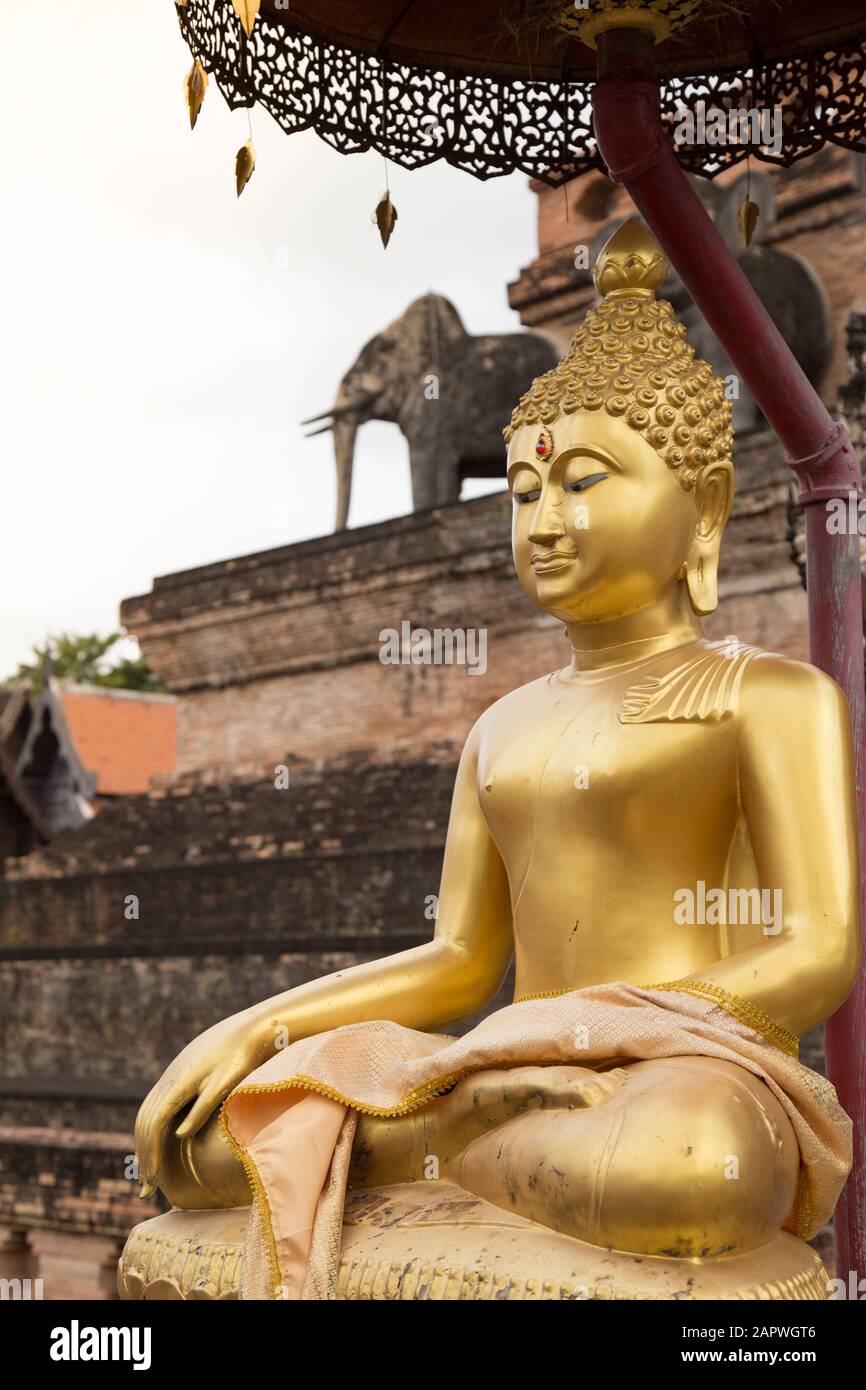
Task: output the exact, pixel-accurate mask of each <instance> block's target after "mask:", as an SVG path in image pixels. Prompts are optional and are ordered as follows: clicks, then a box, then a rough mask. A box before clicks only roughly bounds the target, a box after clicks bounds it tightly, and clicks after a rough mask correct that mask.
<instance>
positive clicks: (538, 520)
mask: <svg viewBox="0 0 866 1390" xmlns="http://www.w3.org/2000/svg"><path fill="white" fill-rule="evenodd" d="M564 535H565V526H564V524H563V520H562V517H561V516H560V514H559V512H558V510H557V508H556V506H555V505H554V501H553V498H552V497H551V495H550V494H549V493H544V492H542V494H541V496H540V497H539V499H538V502H537V503H536V505H535V510H534V512H533V514H532V520H531V522H530V526H529V540H530V543H531V544H532V545H550V544H552V542H554V541H557V540H559V539H560V538H561V537H562V536H564Z"/></svg>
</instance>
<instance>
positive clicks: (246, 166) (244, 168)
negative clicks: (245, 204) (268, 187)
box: [235, 140, 256, 197]
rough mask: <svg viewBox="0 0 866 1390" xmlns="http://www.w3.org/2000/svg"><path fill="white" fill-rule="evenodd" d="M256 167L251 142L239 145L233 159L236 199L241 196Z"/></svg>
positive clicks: (254, 153)
mask: <svg viewBox="0 0 866 1390" xmlns="http://www.w3.org/2000/svg"><path fill="white" fill-rule="evenodd" d="M255 167H256V152H255V150H254V149H253V142H252V140H248V141H247V143H246V144H245V145H241V147H240V149H239V150H238V152H237V157H236V159H235V183H236V185H237V190H238V197H240V196H241V194H242V193H243V191H244V189H245V188H246V186H247V184H248V183H249V181H250V179H251V178H252V176H253V170H254V169H255Z"/></svg>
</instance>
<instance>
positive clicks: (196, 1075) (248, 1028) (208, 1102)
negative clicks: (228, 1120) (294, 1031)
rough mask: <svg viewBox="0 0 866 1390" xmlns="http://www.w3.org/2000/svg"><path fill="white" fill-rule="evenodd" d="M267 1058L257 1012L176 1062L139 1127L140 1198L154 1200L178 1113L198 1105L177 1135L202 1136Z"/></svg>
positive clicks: (227, 1023)
mask: <svg viewBox="0 0 866 1390" xmlns="http://www.w3.org/2000/svg"><path fill="white" fill-rule="evenodd" d="M264 1055H265V1048H264V1047H263V1043H262V1035H261V1028H260V1027H259V1026H258V1024H257V1020H256V1019H255V1016H254V1015H253V1014H252V1013H251V1011H245V1012H243V1013H240V1014H234V1015H232V1017H231V1018H225V1019H223V1020H222V1022H221V1023H215V1024H214V1026H213V1027H212V1028H208V1029H207V1030H206V1031H205V1032H204V1033H200V1034H199V1036H198V1037H197V1038H194V1039H193V1041H192V1042H191V1043H189V1044H188V1045H187V1046H186V1047H185V1048H184V1049H183V1052H181V1053H179V1054H178V1056H177V1057H175V1059H174V1061H173V1062H172V1063H171V1065H170V1066H168V1067H167V1068H166V1070H165V1071H164V1072H163V1074H162V1076H161V1077H160V1079H159V1081H157V1083H156V1085H155V1086H154V1087H153V1089H152V1090H151V1091H150V1092H149V1094H148V1095H147V1096H146V1097H145V1100H144V1101H143V1103H142V1106H141V1109H140V1110H139V1112H138V1117H137V1119H136V1121H135V1152H136V1155H137V1157H138V1172H139V1177H140V1179H141V1192H140V1196H142V1197H147V1196H150V1194H151V1193H152V1192H153V1191H154V1190H155V1188H156V1185H157V1180H158V1178H159V1168H160V1158H161V1155H162V1152H163V1145H164V1143H165V1142H166V1139H167V1137H168V1130H169V1126H170V1124H171V1123H172V1121H173V1120H174V1118H175V1116H176V1115H177V1114H178V1112H179V1111H181V1110H183V1109H184V1107H185V1106H188V1105H189V1104H190V1102H192V1108H191V1109H190V1111H189V1113H188V1114H187V1115H185V1116H184V1119H183V1122H182V1123H181V1124H179V1125H178V1126H177V1129H176V1130H175V1134H176V1135H177V1137H178V1138H179V1139H183V1138H187V1137H191V1136H192V1135H193V1134H196V1133H197V1132H198V1131H199V1130H200V1129H201V1127H202V1125H204V1124H205V1122H206V1121H207V1120H208V1119H209V1117H210V1116H211V1115H212V1114H213V1112H214V1110H215V1109H216V1108H217V1106H218V1105H219V1104H220V1103H221V1102H222V1101H223V1100H225V1098H226V1096H227V1095H228V1094H229V1092H230V1091H232V1090H234V1088H235V1086H237V1085H238V1084H239V1083H240V1082H241V1081H243V1079H244V1077H245V1076H248V1075H249V1073H250V1072H251V1071H254V1070H255V1068H256V1067H257V1066H259V1065H260V1064H261V1062H262V1061H263V1060H264Z"/></svg>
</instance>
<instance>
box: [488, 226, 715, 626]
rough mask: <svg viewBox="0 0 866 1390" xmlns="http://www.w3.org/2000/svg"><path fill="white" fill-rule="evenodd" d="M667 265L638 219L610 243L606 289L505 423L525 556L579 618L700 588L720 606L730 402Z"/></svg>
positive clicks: (532, 581)
mask: <svg viewBox="0 0 866 1390" xmlns="http://www.w3.org/2000/svg"><path fill="white" fill-rule="evenodd" d="M666 269H667V267H666V264H665V261H664V258H663V256H662V254H661V252H660V250H659V247H658V245H657V243H656V242H655V241H654V240H653V238H652V237H651V236H650V234H649V233H648V232H647V231H646V229H645V228H644V227H643V226H642V225H641V224H640V223H639V222H637V221H636V220H632V221H630V222H627V223H626V224H625V225H624V226H623V227H621V228H620V229H619V231H618V232H616V233H615V234H614V236H612V237H611V239H610V240H609V241H608V242H607V244H606V246H605V247H604V249H603V250H602V252H601V254H600V256H599V258H598V263H597V265H596V268H595V271H594V272H593V278H594V280H595V285H596V288H597V290H598V291H599V293H600V294H601V296H602V299H601V303H600V304H598V305H597V306H596V307H595V308H593V309H590V311H589V313H588V314H587V316H586V320H585V323H584V325H583V327H582V328H580V329H579V330H578V332H577V333H576V334H575V336H574V340H573V342H572V345H571V348H570V349H569V351H568V353H567V354H566V356H565V357H564V358H563V359H562V361H561V362H560V363H559V365H558V366H557V367H555V368H554V369H553V370H552V371H550V372H547V373H546V374H545V375H544V376H541V377H538V378H537V380H536V381H534V382H533V384H532V387H531V389H530V390H529V392H528V393H527V394H526V395H525V396H523V397H522V399H521V401H520V403H519V404H518V405H517V407H516V408H515V410H514V413H513V415H512V418H511V424H510V425H509V426H508V428H507V429H506V431H505V439H506V443H507V444H508V483H509V487H510V490H511V493H512V496H513V499H514V524H513V549H514V563H515V567H516V569H517V574H518V577H519V579H520V582H521V584H522V586H523V588H524V589H525V591H526V593H527V594H528V595H529V597H530V598H531V599H532V600H533V602H535V603H537V604H538V605H539V607H541V608H543V609H545V610H546V611H547V612H550V613H553V614H555V616H556V617H558V618H560V619H561V620H562V621H563V622H566V623H579V624H581V623H598V622H605V621H610V620H612V619H615V618H620V617H624V616H626V615H628V614H631V613H636V612H638V611H639V610H641V609H644V608H650V607H651V606H652V605H654V604H658V603H660V602H662V601H664V600H670V599H676V597H677V591H678V590H680V591H681V592H682V593H683V594H684V595H687V597H688V602H689V604H690V606H691V609H692V610H693V612H694V613H695V614H698V615H703V614H706V613H711V612H712V611H713V609H714V608H715V607H716V605H717V602H718V593H717V582H716V576H717V570H718V559H719V546H720V544H721V539H722V532H723V531H724V527H725V523H726V521H727V519H728V515H729V512H730V509H731V502H732V499H733V465H732V461H731V452H732V446H733V433H732V429H731V406H730V403H729V401H727V400H726V399H725V395H724V390H723V385H722V382H721V381H720V380H719V379H718V378H717V377H716V376H714V375H713V372H712V370H711V368H710V367H709V366H708V365H707V364H706V363H705V362H702V361H700V359H698V358H696V357H695V354H694V350H693V349H692V348H691V347H690V346H689V344H688V343H687V342H686V340H685V329H684V328H683V326H682V324H680V323H679V322H678V321H677V319H676V318H675V316H674V312H673V310H672V308H671V306H670V305H669V304H668V303H666V302H665V301H664V300H657V299H656V298H655V290H656V289H657V288H658V287H659V286H660V285H661V284H662V282H663V280H664V278H665V273H666Z"/></svg>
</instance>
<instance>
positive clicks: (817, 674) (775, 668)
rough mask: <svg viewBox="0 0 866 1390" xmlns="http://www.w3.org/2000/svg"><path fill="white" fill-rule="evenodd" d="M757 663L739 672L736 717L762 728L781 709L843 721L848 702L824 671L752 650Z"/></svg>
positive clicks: (810, 716) (792, 660) (792, 659)
mask: <svg viewBox="0 0 866 1390" xmlns="http://www.w3.org/2000/svg"><path fill="white" fill-rule="evenodd" d="M751 650H752V652H753V653H754V657H755V658H757V659H753V660H751V661H750V662H749V663H748V665H747V667H746V669H745V670H744V672H743V679H742V684H741V687H740V691H739V698H738V700H737V714H738V716H739V718H740V719H742V720H745V721H748V722H752V721H754V722H757V723H761V724H766V723H767V722H768V721H771V720H773V719H774V718H775V717H776V716H777V715H778V714H779V713H780V712H781V711H782V710H783V709H784V710H786V711H787V710H788V709H790V710H791V711H792V712H793V713H796V714H798V715H799V717H800V719H803V718H805V717H808V718H811V719H814V718H815V717H816V716H820V715H821V714H825V715H827V716H830V717H837V716H838V715H839V714H840V713H841V714H843V715H844V717H845V719H846V720H847V719H848V718H849V717H850V716H849V713H848V702H847V700H846V699H845V695H844V693H843V691H842V690H841V688H840V687H839V686H838V685H837V684H836V682H835V681H834V680H833V678H832V676H828V675H827V673H826V672H825V671H822V670H820V669H819V668H818V667H817V666H813V665H811V663H810V662H808V661H797V660H796V659H795V658H794V657H791V656H783V655H782V654H781V652H770V651H764V650H763V649H761V648H759V647H753V648H752V649H751Z"/></svg>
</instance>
